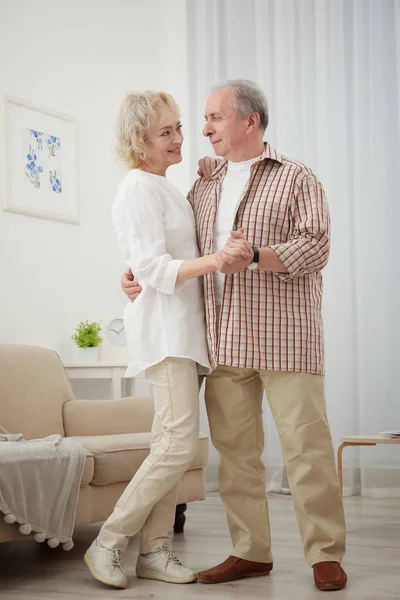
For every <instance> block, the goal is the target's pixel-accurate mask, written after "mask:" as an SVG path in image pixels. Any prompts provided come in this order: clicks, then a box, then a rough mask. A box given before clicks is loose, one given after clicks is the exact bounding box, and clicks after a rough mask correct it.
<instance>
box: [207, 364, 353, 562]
mask: <svg viewBox="0 0 400 600" xmlns="http://www.w3.org/2000/svg"><path fill="white" fill-rule="evenodd" d="M263 390H265V392H266V394H267V399H268V403H269V406H270V408H271V412H272V415H273V417H274V420H275V423H276V426H277V429H278V432H279V437H280V442H281V446H282V452H283V455H284V459H285V463H286V467H287V473H288V479H289V485H290V489H291V493H292V497H293V502H294V507H295V512H296V516H297V521H298V524H299V528H300V534H301V538H302V541H303V547H304V552H305V556H306V559H307V561H308V563H309V564H310V565H311V566H312V565H313V564H315V563H316V562H321V561H338V562H340V561H341V560H342V557H343V554H344V552H345V536H346V531H345V530H346V526H345V520H344V512H343V503H342V497H341V494H340V490H339V483H338V477H337V472H336V466H335V458H334V451H333V446H332V440H331V434H330V430H329V425H328V421H327V417H326V408H325V399H324V387H323V377H322V376H320V375H311V374H307V373H291V372H281V371H263V370H260V371H256V370H252V369H239V368H235V367H224V366H219V367H217V369H216V370H215V371H213V373H211V375H209V376H208V377H207V379H206V389H205V399H206V406H207V413H208V419H209V423H210V431H211V438H212V441H213V444H214V446H215V447H216V449H217V450H218V452H219V454H220V455H221V464H220V494H221V498H222V500H223V502H224V505H225V508H226V512H227V518H228V525H229V529H230V534H231V538H232V543H233V552H232V554H233V555H234V556H238V557H239V558H244V559H247V560H252V561H256V562H272V554H271V539H270V526H269V516H268V504H267V497H266V493H265V467H264V463H263V461H262V459H261V455H262V452H263V449H264V431H263V423H262V395H263Z"/></svg>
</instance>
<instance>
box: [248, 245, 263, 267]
mask: <svg viewBox="0 0 400 600" xmlns="http://www.w3.org/2000/svg"><path fill="white" fill-rule="evenodd" d="M252 248H253V252H254V256H253V260H252V261H251V263H250V264H249V265H247V267H246V268H247V270H248V271H253V270H254V269H257V268H258V263H259V262H260V251H259V249H258V248H257V246H252Z"/></svg>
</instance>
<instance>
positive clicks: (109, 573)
mask: <svg viewBox="0 0 400 600" xmlns="http://www.w3.org/2000/svg"><path fill="white" fill-rule="evenodd" d="M121 554H122V553H121V550H108V548H104V546H101V545H100V543H99V541H98V539H97V538H96V539H95V540H94V542H93V543H92V544H91V546H90V547H89V548H88V550H87V551H86V554H85V556H84V561H85V563H86V564H87V566H88V567H89V569H90V572H91V574H92V575H93V577H95V578H96V579H98V581H101V582H102V583H105V584H106V585H111V586H112V587H116V588H126V587H127V586H128V580H127V578H126V575H125V572H124V567H123V566H122V563H121Z"/></svg>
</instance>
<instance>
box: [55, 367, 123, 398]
mask: <svg viewBox="0 0 400 600" xmlns="http://www.w3.org/2000/svg"><path fill="white" fill-rule="evenodd" d="M64 367H65V370H66V373H67V376H68V379H111V381H112V397H113V400H119V399H121V398H122V381H123V379H125V372H126V367H127V365H126V364H122V363H106V362H98V363H93V364H85V363H66V364H64Z"/></svg>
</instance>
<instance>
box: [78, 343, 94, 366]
mask: <svg viewBox="0 0 400 600" xmlns="http://www.w3.org/2000/svg"><path fill="white" fill-rule="evenodd" d="M77 351H78V362H80V363H83V364H89V365H92V364H94V363H97V361H98V357H99V352H98V351H99V349H98V347H94V346H90V347H89V348H77Z"/></svg>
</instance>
